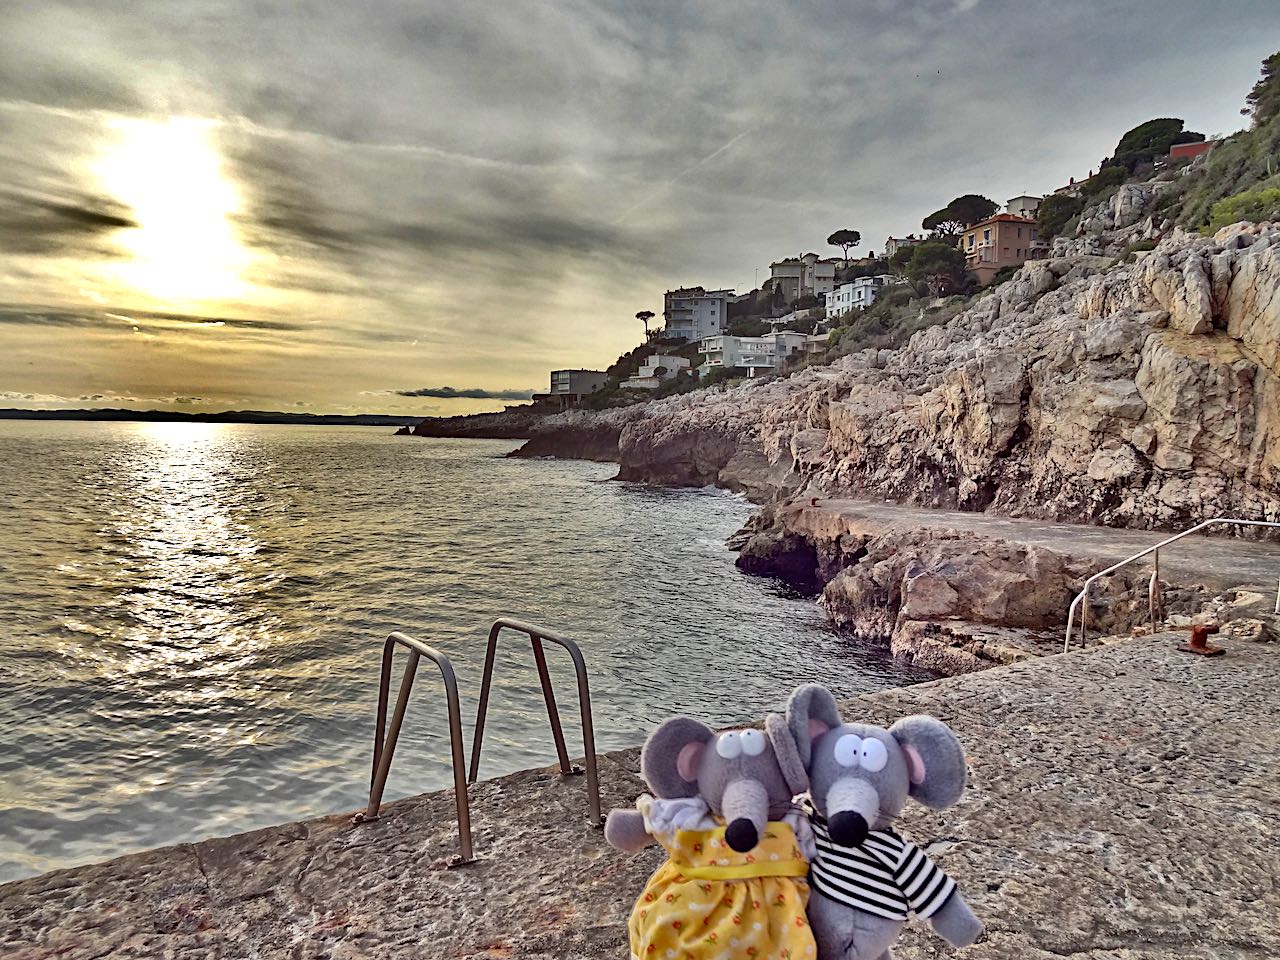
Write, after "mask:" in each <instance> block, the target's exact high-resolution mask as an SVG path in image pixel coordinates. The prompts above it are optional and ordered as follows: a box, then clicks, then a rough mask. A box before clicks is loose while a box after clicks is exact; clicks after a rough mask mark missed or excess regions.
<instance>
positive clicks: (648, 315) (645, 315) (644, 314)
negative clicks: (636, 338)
mask: <svg viewBox="0 0 1280 960" xmlns="http://www.w3.org/2000/svg"><path fill="white" fill-rule="evenodd" d="M636 319H637V320H639V321H640V322H641V323H643V324H644V338H645V339H646V340H648V339H649V321H650V320H652V319H653V311H652V310H641V311H640V312H639V313H637V314H636Z"/></svg>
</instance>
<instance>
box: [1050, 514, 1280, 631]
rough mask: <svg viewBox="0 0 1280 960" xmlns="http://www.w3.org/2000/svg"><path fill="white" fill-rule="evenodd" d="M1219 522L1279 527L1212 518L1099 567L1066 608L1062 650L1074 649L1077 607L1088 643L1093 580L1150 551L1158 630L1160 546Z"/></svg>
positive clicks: (1150, 591) (1279, 603)
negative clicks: (1065, 626)
mask: <svg viewBox="0 0 1280 960" xmlns="http://www.w3.org/2000/svg"><path fill="white" fill-rule="evenodd" d="M1218 524H1231V525H1234V526H1241V527H1273V528H1276V529H1280V523H1273V522H1272V521H1270V520H1239V519H1237V518H1235V517H1213V518H1212V519H1210V520H1205V521H1204V522H1203V523H1197V524H1196V525H1195V526H1194V527H1191V528H1190V529H1188V530H1183V531H1182V532H1181V533H1179V534H1175V535H1174V536H1172V537H1169V538H1168V539H1166V540H1161V541H1160V542H1159V543H1157V544H1155V545H1154V546H1150V547H1147V549H1145V550H1142V551H1140V552H1138V553H1135V554H1134V555H1133V556H1131V557H1125V558H1124V559H1123V560H1121V561H1120V562H1119V563H1113V564H1112V565H1111V566H1109V567H1107V569H1105V570H1099V571H1098V572H1097V573H1095V574H1094V575H1093V576H1091V577H1090V578H1089V579H1088V580H1086V581H1085V582H1084V587H1083V588H1082V589H1081V590H1080V592H1079V593H1078V594H1076V597H1075V599H1074V600H1072V601H1071V607H1070V608H1069V609H1068V610H1067V634H1066V637H1065V638H1064V640H1063V644H1062V652H1063V653H1066V652H1067V651H1069V650H1070V649H1071V635H1072V634H1073V633H1074V632H1075V622H1076V611H1077V610H1079V612H1080V645H1081V646H1084V645H1085V644H1086V643H1087V639H1088V635H1087V630H1088V626H1087V620H1088V615H1089V605H1088V598H1089V588H1090V587H1092V586H1093V584H1094V582H1095V581H1097V580H1099V579H1101V578H1102V577H1105V576H1107V575H1109V574H1112V573H1114V572H1115V571H1117V570H1119V569H1120V568H1121V567H1123V566H1127V565H1128V564H1130V563H1133V562H1134V561H1135V560H1141V559H1142V558H1143V557H1145V556H1148V555H1150V554H1154V555H1155V563H1154V569H1153V570H1152V572H1151V583H1150V585H1149V586H1148V588H1147V604H1148V608H1149V611H1150V614H1151V630H1152V632H1153V633H1154V632H1155V631H1156V630H1157V629H1158V627H1159V625H1160V620H1161V617H1160V613H1161V610H1160V607H1161V599H1160V597H1161V591H1160V548H1161V547H1167V546H1168V545H1169V544H1171V543H1174V542H1176V541H1178V540H1181V539H1182V538H1183V537H1189V536H1191V535H1192V534H1193V533H1199V532H1200V531H1201V530H1204V529H1207V528H1208V527H1212V526H1215V525H1218ZM1276 613H1277V614H1280V582H1277V587H1276Z"/></svg>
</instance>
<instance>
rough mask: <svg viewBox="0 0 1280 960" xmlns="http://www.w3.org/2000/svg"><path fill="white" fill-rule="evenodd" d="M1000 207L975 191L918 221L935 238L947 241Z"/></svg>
mask: <svg viewBox="0 0 1280 960" xmlns="http://www.w3.org/2000/svg"><path fill="white" fill-rule="evenodd" d="M999 209H1000V208H999V207H998V206H997V205H996V203H995V201H994V200H990V199H988V198H987V197H983V196H980V195H979V194H976V193H966V194H965V195H964V196H963V197H956V198H955V199H954V200H952V201H951V202H950V203H948V204H947V205H946V206H945V207H943V208H942V209H941V210H935V211H934V212H933V213H931V214H929V216H927V217H925V218H924V219H923V220H921V221H920V226H922V227H924V228H925V229H926V230H931V231H932V232H933V235H934V239H935V240H942V241H947V240H950V239H951V238H952V237H954V236H955V235H956V234H957V233H959V232H960V231H961V230H963V229H964V228H965V227H967V226H969V225H970V224H974V223H978V222H979V221H982V220H985V219H987V217H989V216H991V215H992V214H993V213H995V212H996V211H997V210H999Z"/></svg>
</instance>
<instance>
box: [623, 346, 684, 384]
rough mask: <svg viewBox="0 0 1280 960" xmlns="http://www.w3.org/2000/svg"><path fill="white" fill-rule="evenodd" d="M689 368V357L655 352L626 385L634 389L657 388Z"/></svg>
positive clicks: (628, 379)
mask: <svg viewBox="0 0 1280 960" xmlns="http://www.w3.org/2000/svg"><path fill="white" fill-rule="evenodd" d="M688 368H689V360H688V358H687V357H671V356H666V355H663V354H659V353H655V354H653V355H651V356H649V357H647V358H646V359H645V361H644V363H643V364H642V365H641V367H640V369H639V371H637V373H636V375H635V376H634V377H628V378H627V382H626V383H624V384H623V386H624V387H627V388H629V389H633V390H657V389H658V387H660V386H662V384H663V382H664V381H666V380H673V379H675V378H676V377H677V376H679V374H680V371H681V370H687V369H688Z"/></svg>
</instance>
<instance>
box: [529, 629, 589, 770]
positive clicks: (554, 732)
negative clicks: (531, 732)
mask: <svg viewBox="0 0 1280 960" xmlns="http://www.w3.org/2000/svg"><path fill="white" fill-rule="evenodd" d="M529 639H530V640H532V641H533V662H534V665H535V666H537V668H538V683H539V684H540V685H541V687H542V699H543V701H544V702H545V703H546V705H547V720H548V721H549V722H550V723H551V738H552V739H553V740H555V742H556V756H557V757H558V758H559V759H560V772H561V773H562V774H566V775H567V774H570V773H581V772H582V771H581V770H575V769H573V765H572V764H570V763H569V750H568V748H566V747H565V745H564V730H563V729H562V728H561V726H560V709H559V708H558V707H557V706H556V692H555V690H554V689H552V687H551V675H550V674H549V673H548V672H547V655H546V653H545V651H543V649H542V640H540V639H539V638H538V637H536V636H530V638H529Z"/></svg>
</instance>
